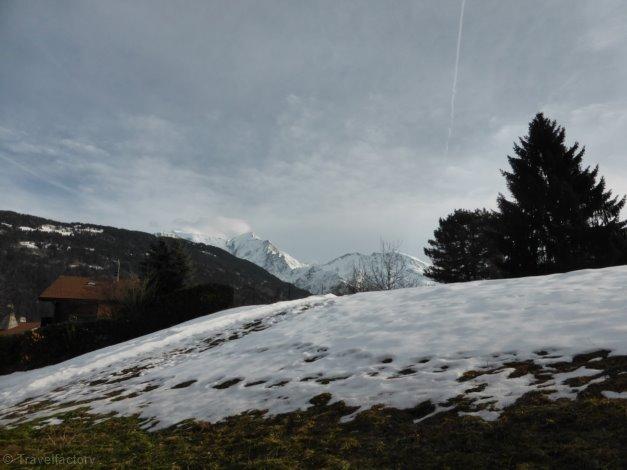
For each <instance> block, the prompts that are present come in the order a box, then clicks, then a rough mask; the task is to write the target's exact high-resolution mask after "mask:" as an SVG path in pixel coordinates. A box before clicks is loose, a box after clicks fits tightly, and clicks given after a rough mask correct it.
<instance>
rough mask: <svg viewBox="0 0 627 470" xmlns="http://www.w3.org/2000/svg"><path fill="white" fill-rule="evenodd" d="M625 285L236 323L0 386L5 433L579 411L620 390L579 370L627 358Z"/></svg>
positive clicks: (473, 295)
mask: <svg viewBox="0 0 627 470" xmlns="http://www.w3.org/2000/svg"><path fill="white" fill-rule="evenodd" d="M625 284H627V267H624V266H622V267H614V268H606V269H599V270H583V271H577V272H571V273H567V274H556V275H551V276H536V277H528V278H518V279H506V280H493V281H478V282H468V283H459V284H446V285H435V286H429V287H423V288H414V289H401V290H396V291H387V292H369V293H363V294H356V295H348V296H343V297H335V296H334V295H332V294H328V295H325V296H311V297H308V298H306V299H300V300H295V301H288V302H279V303H276V304H272V305H264V306H247V307H240V308H236V309H230V310H225V311H223V312H219V313H216V314H213V315H208V316H205V317H202V318H197V319H195V320H192V321H189V322H186V323H183V324H180V325H177V326H174V327H172V328H169V329H166V330H162V331H159V332H156V333H152V334H149V335H146V336H143V337H141V338H137V339H134V340H131V341H128V342H125V343H121V344H118V345H114V346H110V347H107V348H104V349H101V350H99V351H94V352H91V353H88V354H85V355H83V356H80V357H76V358H73V359H71V360H69V361H66V362H64V363H61V364H57V365H53V366H48V367H45V368H42V369H37V370H32V371H28V372H16V373H14V374H11V375H8V376H2V377H0V425H9V424H11V423H15V422H17V421H21V420H23V419H24V420H29V419H34V418H38V417H46V418H49V417H52V416H54V415H55V414H58V413H60V412H65V411H69V410H71V409H73V408H76V407H84V406H87V407H89V408H90V409H91V411H92V412H94V413H102V414H108V413H112V412H113V413H120V414H121V415H125V416H129V415H134V414H139V415H140V416H141V418H143V419H145V420H146V421H145V422H144V423H145V424H144V425H145V426H146V427H151V426H152V427H153V429H158V428H162V427H165V426H168V425H172V424H175V423H179V422H181V421H183V420H185V419H198V420H206V421H211V422H215V421H218V420H220V419H222V418H225V417H227V416H231V415H235V414H238V413H242V412H246V411H249V410H255V409H258V410H267V412H268V414H269V415H275V414H278V413H285V412H290V411H294V410H302V409H306V408H308V407H309V406H311V404H310V400H311V399H312V398H313V397H315V396H317V395H319V394H322V393H329V394H331V397H332V399H331V402H330V403H334V402H338V401H340V400H342V401H344V402H345V403H346V404H347V405H348V406H356V407H359V409H360V410H363V409H367V408H370V407H371V406H373V405H375V404H382V405H387V406H391V407H396V408H411V407H414V406H416V405H418V404H420V403H424V402H427V401H428V402H430V403H431V404H433V405H434V406H435V407H436V410H435V412H438V411H442V410H451V409H455V406H457V405H456V404H459V403H462V402H464V403H469V405H468V406H469V407H470V408H465V410H464V411H463V412H464V414H473V415H476V416H479V417H482V418H484V419H488V420H491V419H495V418H497V417H498V416H499V414H500V413H501V412H502V410H503V408H505V407H507V406H509V405H511V404H513V403H514V402H515V401H516V400H517V399H518V398H520V397H522V396H523V395H524V394H526V393H528V392H532V391H541V392H542V393H543V394H545V395H546V396H549V397H550V398H552V399H558V398H574V397H576V395H577V394H578V393H580V392H582V391H583V390H585V389H586V388H587V387H588V386H589V385H590V384H595V387H603V386H604V383H605V381H608V380H612V379H611V377H610V376H609V375H608V374H607V373H606V372H604V371H603V370H602V369H599V368H598V366H597V364H599V362H600V361H599V359H601V358H602V357H599V356H598V355H597V356H596V359H595V356H594V355H590V356H589V358H588V359H583V362H581V360H580V362H576V363H571V362H570V361H572V359H573V358H574V357H575V355H577V354H582V353H589V352H593V351H600V350H605V351H610V353H609V354H610V356H616V355H625V354H627V315H625V311H626V309H627V290H626V289H625V288H624V286H625ZM604 354H606V353H603V354H602V355H601V356H603V357H604ZM516 364H522V365H524V367H521V368H518V369H517V368H515V367H516ZM530 364H531V366H530ZM560 364H561V365H562V367H558V365H560ZM564 364H572V366H571V367H570V368H566V369H565V368H564V367H563V365H564ZM514 372H516V373H514ZM462 377H463V380H460V378H462ZM577 378H582V379H581V380H575V379H577ZM609 383H611V382H608V384H609ZM601 390H602V391H604V392H605V391H608V392H613V394H612V395H611V396H610V395H608V394H605V396H610V397H611V398H613V399H618V398H624V397H625V395H624V394H622V395H621V394H620V393H618V392H620V390H618V391H617V390H613V389H612V387H611V386H609V387H608V388H607V389H604V388H601ZM453 399H455V400H453ZM464 406H466V405H464ZM352 416H354V415H351V416H347V417H345V418H346V419H351V418H352Z"/></svg>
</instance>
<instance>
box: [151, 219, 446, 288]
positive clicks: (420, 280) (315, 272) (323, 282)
mask: <svg viewBox="0 0 627 470" xmlns="http://www.w3.org/2000/svg"><path fill="white" fill-rule="evenodd" d="M160 235H165V236H171V237H176V238H182V239H186V240H192V241H195V242H199V243H205V244H207V245H212V246H216V247H219V248H222V249H224V250H226V251H228V252H229V253H231V254H232V255H234V256H237V257H239V258H242V259H245V260H248V261H251V262H252V263H255V264H256V265H258V266H261V267H262V268H263V269H265V270H266V271H268V272H269V273H271V274H274V275H275V276H276V277H278V278H279V279H282V280H283V281H285V282H289V283H291V284H294V285H295V286H297V287H300V288H301V289H305V290H307V291H309V292H311V293H313V294H326V293H334V294H342V293H345V292H346V280H347V279H348V278H349V277H350V275H351V274H352V272H353V267H355V266H358V265H365V266H369V265H370V264H371V263H373V262H374V263H375V264H376V263H379V262H380V261H381V253H376V252H375V253H371V254H369V255H366V254H362V253H347V254H344V255H342V256H339V257H337V258H335V259H333V260H331V261H329V262H327V263H323V264H306V263H302V262H300V261H298V260H297V259H296V258H294V257H293V256H291V255H289V254H288V253H286V252H284V251H282V250H280V249H279V248H278V247H277V246H276V245H275V244H274V243H272V242H271V241H270V240H264V239H262V238H260V237H258V236H257V235H256V234H255V233H253V232H247V233H243V234H241V235H238V236H236V237H233V238H230V239H226V238H220V237H212V236H207V235H203V234H201V233H198V232H186V231H183V230H172V231H170V232H161V233H160ZM401 256H403V258H404V261H405V264H406V268H405V272H404V279H405V283H406V284H407V285H411V286H422V285H433V284H434V283H433V281H431V280H429V279H428V278H426V277H425V276H424V270H425V268H427V266H429V264H428V263H426V262H424V261H422V260H420V259H418V258H416V257H414V256H411V255H407V254H404V253H401Z"/></svg>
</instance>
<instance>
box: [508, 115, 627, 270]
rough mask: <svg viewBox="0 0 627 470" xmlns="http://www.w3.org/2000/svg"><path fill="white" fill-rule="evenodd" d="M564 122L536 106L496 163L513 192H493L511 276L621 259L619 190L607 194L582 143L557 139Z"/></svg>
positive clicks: (621, 202)
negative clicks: (503, 166) (504, 165)
mask: <svg viewBox="0 0 627 470" xmlns="http://www.w3.org/2000/svg"><path fill="white" fill-rule="evenodd" d="M564 141H565V131H564V128H563V127H560V126H558V125H557V124H556V122H555V121H552V120H550V119H548V118H546V117H545V116H544V115H543V114H541V113H540V114H537V115H536V116H535V118H534V119H533V120H532V121H531V123H530V124H529V134H528V135H527V136H525V137H522V138H521V139H520V143H519V144H514V152H515V154H516V156H514V157H511V156H510V157H508V160H509V164H510V166H511V171H502V174H503V176H504V177H505V179H506V182H507V187H508V189H509V191H510V192H511V195H512V199H511V200H508V199H506V198H505V196H503V195H502V194H500V195H499V197H498V200H497V202H498V207H499V210H500V221H499V232H500V233H499V237H498V238H499V250H500V251H501V252H502V254H503V255H504V262H503V266H502V268H503V269H504V271H505V273H506V274H507V275H510V276H526V275H534V274H547V273H555V272H564V271H569V270H573V269H581V268H592V267H603V266H610V265H615V264H621V263H624V262H625V253H626V250H625V247H626V244H625V229H624V227H625V224H626V222H625V221H621V220H620V219H619V216H620V211H621V209H622V208H623V206H624V205H625V198H624V197H623V198H619V197H613V196H612V192H611V191H610V190H606V187H605V180H604V179H603V178H600V179H599V180H598V181H597V176H598V172H599V169H598V166H597V167H595V168H594V169H591V168H590V167H585V168H584V167H583V166H582V159H583V156H584V153H585V148H581V149H580V148H579V144H578V143H575V144H574V145H573V146H571V147H567V146H566V145H565V143H564Z"/></svg>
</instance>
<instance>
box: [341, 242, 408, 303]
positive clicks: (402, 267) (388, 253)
mask: <svg viewBox="0 0 627 470" xmlns="http://www.w3.org/2000/svg"><path fill="white" fill-rule="evenodd" d="M400 245H401V244H400V242H395V243H393V242H388V241H385V240H381V248H380V252H378V253H373V254H372V256H371V257H370V259H369V260H368V261H367V262H364V261H360V262H359V263H356V264H355V266H353V271H352V273H351V275H350V276H349V278H348V279H347V281H346V287H347V290H348V291H349V292H350V293H356V292H367V291H380V290H393V289H402V288H404V287H413V284H412V283H411V282H410V281H409V280H408V279H407V276H406V271H407V258H406V257H405V256H403V255H402V254H401V253H400V252H399V248H400Z"/></svg>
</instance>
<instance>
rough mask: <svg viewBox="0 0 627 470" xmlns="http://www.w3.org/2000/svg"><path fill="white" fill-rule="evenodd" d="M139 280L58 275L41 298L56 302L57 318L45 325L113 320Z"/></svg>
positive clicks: (55, 312) (55, 316)
mask: <svg viewBox="0 0 627 470" xmlns="http://www.w3.org/2000/svg"><path fill="white" fill-rule="evenodd" d="M136 284H137V280H136V279H120V280H116V279H110V278H90V277H79V276H59V277H58V278H57V279H56V281H54V282H53V283H52V284H51V285H50V286H49V287H48V288H47V289H46V290H44V291H43V292H42V293H41V295H40V296H39V300H40V301H42V302H53V303H54V316H53V318H52V319H49V320H48V321H46V323H58V322H68V321H69V322H78V321H90V320H96V319H100V318H110V317H111V316H112V314H113V313H115V310H116V309H117V308H119V305H120V303H121V302H122V300H123V299H124V296H125V295H126V293H127V292H128V290H129V289H130V288H131V287H133V286H134V285H136Z"/></svg>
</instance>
